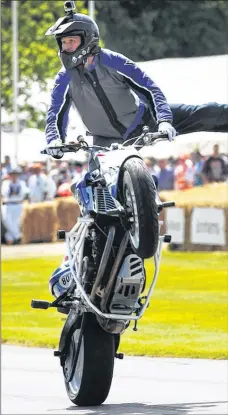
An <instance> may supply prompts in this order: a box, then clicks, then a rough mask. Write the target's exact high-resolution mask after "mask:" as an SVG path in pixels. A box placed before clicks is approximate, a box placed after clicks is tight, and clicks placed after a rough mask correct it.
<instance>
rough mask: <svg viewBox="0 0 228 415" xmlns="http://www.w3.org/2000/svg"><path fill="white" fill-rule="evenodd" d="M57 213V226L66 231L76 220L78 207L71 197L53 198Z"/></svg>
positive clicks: (78, 211)
mask: <svg viewBox="0 0 228 415" xmlns="http://www.w3.org/2000/svg"><path fill="white" fill-rule="evenodd" d="M55 203H56V214H57V228H58V229H63V230H65V231H67V232H69V231H70V230H71V228H72V227H73V226H74V225H75V223H76V222H77V219H78V217H79V216H80V207H79V204H78V202H77V201H76V200H75V199H74V198H73V197H70V196H69V197H60V198H58V199H56V200H55Z"/></svg>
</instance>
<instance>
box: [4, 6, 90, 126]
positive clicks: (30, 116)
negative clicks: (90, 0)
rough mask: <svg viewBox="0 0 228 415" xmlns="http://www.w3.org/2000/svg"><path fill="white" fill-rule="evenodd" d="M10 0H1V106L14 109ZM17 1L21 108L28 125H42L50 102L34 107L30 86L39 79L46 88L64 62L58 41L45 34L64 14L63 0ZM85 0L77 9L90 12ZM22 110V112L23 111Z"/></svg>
mask: <svg viewBox="0 0 228 415" xmlns="http://www.w3.org/2000/svg"><path fill="white" fill-rule="evenodd" d="M11 3H12V2H11V1H9V0H2V1H1V16H2V19H1V20H2V21H1V25H2V66H1V79H2V107H3V108H4V109H6V110H7V111H8V112H11V111H12V107H13V95H12V29H11V28H12V12H11ZM17 3H18V32H19V33H18V54H19V80H20V84H19V95H20V101H19V109H20V111H21V114H22V115H23V116H25V115H26V114H27V126H30V127H36V128H43V127H44V121H45V116H46V110H47V103H46V105H45V103H44V104H43V106H42V107H41V108H34V106H33V104H32V102H30V96H31V88H32V85H33V84H34V82H39V86H40V90H41V92H42V91H45V90H46V88H47V80H48V79H52V78H53V77H55V75H56V74H57V72H58V70H59V68H60V66H61V62H60V60H59V58H58V55H57V45H56V41H55V39H54V38H53V37H51V36H45V33H46V31H47V30H48V29H49V27H50V26H52V25H53V24H54V23H55V21H56V20H57V19H58V18H60V17H62V16H64V8H63V3H64V2H63V1H59V0H57V1H36V0H20V1H18V2H17ZM83 5H84V2H83V1H77V4H76V6H77V12H82V13H87V10H86V9H85V8H84V6H83ZM22 111H23V113H22Z"/></svg>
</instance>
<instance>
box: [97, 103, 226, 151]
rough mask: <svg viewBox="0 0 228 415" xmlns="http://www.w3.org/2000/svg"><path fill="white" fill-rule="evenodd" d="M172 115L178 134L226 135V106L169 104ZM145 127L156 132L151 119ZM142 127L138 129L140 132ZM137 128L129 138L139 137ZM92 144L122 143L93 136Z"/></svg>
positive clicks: (114, 139)
mask: <svg viewBox="0 0 228 415" xmlns="http://www.w3.org/2000/svg"><path fill="white" fill-rule="evenodd" d="M169 105H170V108H171V110H172V114H173V126H174V128H175V129H176V131H177V133H178V134H188V133H194V132H198V131H211V132H221V133H228V104H217V103H216V102H209V103H207V104H203V105H185V104H169ZM147 121H148V122H146V125H148V126H149V127H150V130H151V131H157V126H156V124H155V122H154V120H153V118H152V116H151V117H150V119H147ZM141 129H142V126H141V127H140V130H141ZM140 134H141V131H139V127H137V131H136V130H135V131H134V132H133V133H132V134H131V137H135V136H137V135H140ZM93 142H94V144H95V145H99V146H109V145H111V143H122V142H123V140H122V139H121V138H120V139H118V138H110V137H108V138H106V137H101V136H94V141H93Z"/></svg>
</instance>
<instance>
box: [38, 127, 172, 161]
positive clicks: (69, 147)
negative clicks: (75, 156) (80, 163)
mask: <svg viewBox="0 0 228 415" xmlns="http://www.w3.org/2000/svg"><path fill="white" fill-rule="evenodd" d="M167 139H168V134H167V133H163V132H155V133H150V132H149V131H148V127H143V133H142V134H141V135H140V136H138V137H133V138H130V139H129V140H127V141H125V142H124V143H123V144H122V146H123V147H126V146H127V145H133V146H135V147H136V148H142V147H144V146H148V145H153V144H155V142H158V141H163V140H167ZM77 140H78V142H75V143H74V142H71V143H66V144H63V145H61V146H56V147H49V148H50V149H55V150H62V152H63V153H76V152H77V151H78V150H84V151H89V150H91V149H94V150H95V149H97V150H104V151H110V150H112V148H109V147H102V146H96V145H92V146H89V145H88V143H87V142H86V140H85V138H84V137H83V136H79V137H78V138H77ZM133 140H134V141H133ZM141 140H142V144H138V143H139V142H140V141H141ZM132 141H133V143H132V144H130V142H132ZM40 153H41V154H48V153H47V150H46V149H44V150H41V152H40Z"/></svg>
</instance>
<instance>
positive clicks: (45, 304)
mask: <svg viewBox="0 0 228 415" xmlns="http://www.w3.org/2000/svg"><path fill="white" fill-rule="evenodd" d="M31 307H32V308H41V309H42V310H47V309H48V308H49V307H51V303H49V301H42V300H32V301H31Z"/></svg>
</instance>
